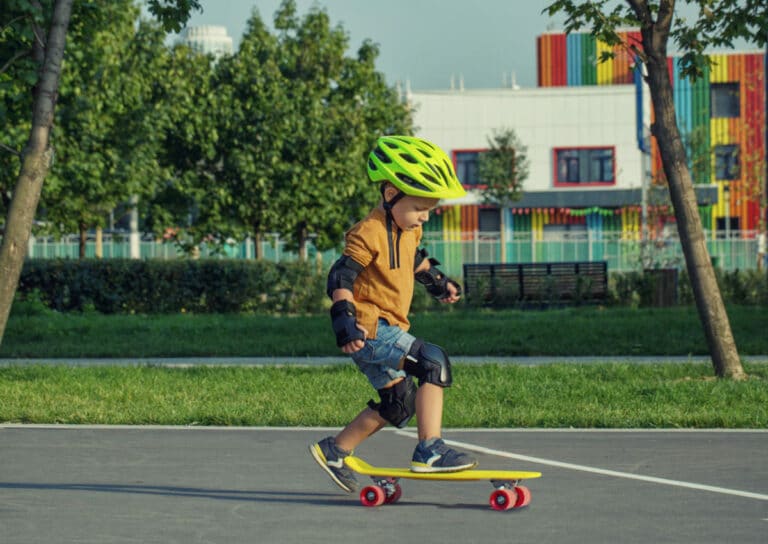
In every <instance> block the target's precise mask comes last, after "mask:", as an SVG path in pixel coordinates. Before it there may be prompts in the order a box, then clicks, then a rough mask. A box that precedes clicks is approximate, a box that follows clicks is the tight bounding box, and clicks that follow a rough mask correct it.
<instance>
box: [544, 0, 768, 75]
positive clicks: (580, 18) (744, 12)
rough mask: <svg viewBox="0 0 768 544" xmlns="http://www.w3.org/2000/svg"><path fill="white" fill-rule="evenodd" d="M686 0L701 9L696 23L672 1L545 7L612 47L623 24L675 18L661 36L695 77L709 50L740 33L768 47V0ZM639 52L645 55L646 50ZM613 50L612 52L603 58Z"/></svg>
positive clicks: (570, 0)
mask: <svg viewBox="0 0 768 544" xmlns="http://www.w3.org/2000/svg"><path fill="white" fill-rule="evenodd" d="M685 3H686V4H689V5H692V6H693V7H694V8H695V9H696V14H695V16H694V17H693V20H692V21H690V22H689V21H688V20H687V19H686V18H685V17H684V16H682V15H681V14H680V10H679V9H678V10H676V11H674V12H673V11H672V8H674V4H675V3H674V2H668V1H663V2H660V1H655V2H653V1H648V0H642V1H633V2H629V1H628V2H614V1H613V0H584V1H578V0H576V1H574V0H557V1H554V2H552V3H550V4H549V5H548V6H547V7H546V8H545V10H544V11H546V12H547V13H548V14H549V15H550V16H552V15H555V14H557V13H564V14H565V15H566V22H565V30H566V32H575V31H578V30H581V29H582V28H584V27H585V26H587V27H589V28H590V29H591V32H592V34H593V35H594V36H596V37H597V38H599V39H600V40H602V41H604V42H606V43H607V44H608V45H611V46H617V45H621V44H622V41H621V38H620V37H619V34H618V32H619V30H620V29H622V28H627V27H635V28H637V27H639V28H650V27H651V26H652V25H654V23H655V22H656V21H659V22H664V21H666V20H668V19H669V18H672V25H671V28H670V31H669V36H668V37H667V36H666V35H663V34H661V33H660V35H659V36H658V38H659V39H660V40H663V41H664V42H665V43H664V48H663V49H664V50H666V49H667V47H666V41H667V39H668V38H669V39H671V41H672V43H674V45H675V49H676V50H677V51H679V52H680V53H681V55H682V58H681V65H680V66H681V73H682V74H683V75H684V76H686V77H688V78H690V79H691V80H696V79H698V78H701V77H702V76H703V75H704V72H705V70H706V68H707V67H708V66H709V65H710V63H711V59H710V58H709V56H708V55H707V54H706V53H705V51H709V50H712V49H716V48H723V47H732V46H733V43H734V41H735V40H736V39H739V38H742V39H745V40H748V41H749V42H751V43H753V44H755V45H757V46H759V47H763V46H765V44H766V40H768V32H766V30H765V29H766V28H768V4H766V2H765V1H764V0H744V1H742V2H733V1H732V0H687V1H686V2H685ZM652 17H653V18H654V19H655V20H652ZM624 45H627V44H624ZM635 52H636V53H638V54H640V56H641V57H644V54H643V53H642V52H640V51H635ZM646 53H648V52H646ZM612 55H613V54H612V53H611V52H609V51H606V52H604V53H603V57H602V58H601V59H600V60H606V59H607V58H610V57H611V56H612ZM644 60H645V59H644Z"/></svg>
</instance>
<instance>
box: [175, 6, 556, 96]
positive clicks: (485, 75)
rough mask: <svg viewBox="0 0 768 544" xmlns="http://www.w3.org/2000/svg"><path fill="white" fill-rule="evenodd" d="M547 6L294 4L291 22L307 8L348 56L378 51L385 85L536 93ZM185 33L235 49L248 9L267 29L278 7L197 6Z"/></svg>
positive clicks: (547, 24) (547, 23)
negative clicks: (217, 34)
mask: <svg viewBox="0 0 768 544" xmlns="http://www.w3.org/2000/svg"><path fill="white" fill-rule="evenodd" d="M550 3H551V0H384V1H380V0H378V1H376V0H296V5H297V8H298V14H299V16H303V15H305V14H306V13H307V11H308V10H309V8H311V7H312V6H313V5H318V6H320V7H321V8H324V9H325V11H326V12H327V13H328V15H329V16H330V18H331V24H332V25H334V26H335V25H337V24H341V25H342V27H343V28H344V30H345V31H346V32H347V33H348V35H349V38H350V42H349V50H348V53H347V54H348V55H349V56H354V54H355V53H356V52H357V49H358V47H359V46H360V44H362V42H363V41H364V40H365V39H370V40H372V41H373V42H375V43H377V44H378V45H379V57H378V58H377V61H376V66H377V69H378V70H379V71H380V72H383V73H384V75H385V77H386V79H387V83H389V84H390V85H394V84H395V83H396V82H397V81H400V82H403V85H404V84H405V81H409V82H410V87H411V89H412V90H414V91H418V90H421V91H423V90H438V89H448V88H450V84H451V77H452V76H453V80H454V83H455V85H456V86H458V85H459V79H460V77H463V80H464V87H465V88H467V89H480V88H497V87H501V86H502V83H503V82H506V84H507V85H509V83H510V81H511V80H512V77H513V74H514V77H515V80H516V82H517V84H518V85H520V86H521V87H535V86H536V37H537V36H538V35H539V34H542V33H544V32H546V31H547V29H558V30H559V29H562V26H563V25H562V22H563V20H564V19H563V18H562V17H560V19H559V21H557V20H555V21H553V20H551V19H550V18H549V17H548V16H547V15H546V14H542V13H541V12H542V10H543V9H544V7H545V6H547V5H548V4H550ZM201 4H202V6H203V12H202V13H200V12H195V13H194V14H193V15H192V17H191V19H190V20H189V23H188V26H196V25H221V26H225V27H227V31H228V34H229V35H230V36H231V37H232V38H233V40H234V44H235V50H237V47H238V45H239V42H240V37H241V36H242V34H243V32H244V31H245V27H246V21H247V20H248V19H249V17H250V16H251V12H252V10H253V9H254V8H255V9H257V10H258V13H259V15H260V16H261V19H262V20H263V21H264V22H265V23H267V24H268V25H269V26H270V28H272V21H273V19H274V14H275V11H277V9H278V7H279V6H280V0H202V1H201Z"/></svg>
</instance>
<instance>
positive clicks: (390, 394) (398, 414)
mask: <svg viewBox="0 0 768 544" xmlns="http://www.w3.org/2000/svg"><path fill="white" fill-rule="evenodd" d="M379 397H380V398H381V402H379V403H375V402H373V400H369V401H368V406H369V407H370V408H372V409H374V410H376V411H378V412H379V415H380V416H381V417H383V418H384V419H386V420H387V421H388V422H390V423H391V424H392V425H394V426H395V427H397V428H399V429H402V428H403V427H405V426H406V425H408V421H410V419H411V418H412V417H413V415H414V414H415V413H416V386H415V385H414V384H413V380H412V379H411V377H410V376H406V377H405V379H403V380H402V381H399V382H397V383H396V384H395V385H393V386H392V387H388V388H386V389H379Z"/></svg>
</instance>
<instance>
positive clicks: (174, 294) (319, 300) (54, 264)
mask: <svg viewBox="0 0 768 544" xmlns="http://www.w3.org/2000/svg"><path fill="white" fill-rule="evenodd" d="M18 293H19V295H20V297H21V298H25V297H29V296H30V294H33V293H34V296H36V297H39V298H40V300H41V301H42V302H43V303H44V304H45V305H46V306H48V307H49V308H52V309H54V310H57V311H60V312H71V311H83V310H86V309H91V308H92V309H94V310H96V311H97V312H101V313H104V314H114V313H145V314H153V313H179V312H194V313H243V312H263V313H283V314H302V313H316V312H319V311H321V310H322V308H323V307H324V306H323V304H324V298H325V279H324V275H323V274H320V273H319V272H318V270H317V269H316V267H315V266H314V264H311V263H273V262H265V261H245V260H173V261H160V260H136V259H104V260H101V259H83V260H50V259H30V260H27V261H26V262H25V264H24V268H23V270H22V274H21V278H20V280H19V288H18Z"/></svg>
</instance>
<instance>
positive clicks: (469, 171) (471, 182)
mask: <svg viewBox="0 0 768 544" xmlns="http://www.w3.org/2000/svg"><path fill="white" fill-rule="evenodd" d="M480 153H482V152H481V151H456V152H454V155H453V156H454V159H455V161H456V176H458V178H459V181H460V182H461V183H462V185H468V186H477V185H483V183H482V182H481V181H480V177H479V172H478V164H479V157H480Z"/></svg>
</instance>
